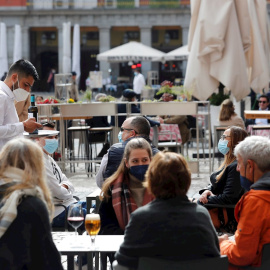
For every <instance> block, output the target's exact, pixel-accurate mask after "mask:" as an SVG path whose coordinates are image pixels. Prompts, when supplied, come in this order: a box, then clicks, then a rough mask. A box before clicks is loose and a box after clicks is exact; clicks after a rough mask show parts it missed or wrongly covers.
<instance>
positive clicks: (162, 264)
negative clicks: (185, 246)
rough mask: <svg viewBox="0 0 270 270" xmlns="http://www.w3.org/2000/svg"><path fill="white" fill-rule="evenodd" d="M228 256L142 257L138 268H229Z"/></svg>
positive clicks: (165, 269) (154, 269) (224, 269)
mask: <svg viewBox="0 0 270 270" xmlns="http://www.w3.org/2000/svg"><path fill="white" fill-rule="evenodd" d="M228 267H229V262H228V257H227V256H225V255H222V256H220V257H213V258H206V259H199V260H191V261H171V260H162V259H155V258H146V257H141V258H140V260H139V266H138V268H137V270H168V269H170V270H197V269H218V270H228Z"/></svg>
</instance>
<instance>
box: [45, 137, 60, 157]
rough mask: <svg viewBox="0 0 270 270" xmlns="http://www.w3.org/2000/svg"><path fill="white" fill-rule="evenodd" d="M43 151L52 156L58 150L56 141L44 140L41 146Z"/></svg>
mask: <svg viewBox="0 0 270 270" xmlns="http://www.w3.org/2000/svg"><path fill="white" fill-rule="evenodd" d="M43 148H44V150H45V151H46V152H48V153H49V154H53V153H54V152H55V151H56V149H57V148H58V140H57V139H45V145H44V146H43Z"/></svg>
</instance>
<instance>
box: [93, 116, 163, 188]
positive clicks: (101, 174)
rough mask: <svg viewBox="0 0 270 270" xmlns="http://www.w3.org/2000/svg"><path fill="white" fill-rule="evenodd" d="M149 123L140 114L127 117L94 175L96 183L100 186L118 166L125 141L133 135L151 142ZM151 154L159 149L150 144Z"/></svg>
mask: <svg viewBox="0 0 270 270" xmlns="http://www.w3.org/2000/svg"><path fill="white" fill-rule="evenodd" d="M149 134H150V124H149V122H148V121H147V120H146V118H144V117H142V116H136V117H129V118H127V119H126V120H125V121H124V122H123V124H122V126H121V131H120V132H119V134H118V139H119V143H115V144H113V145H112V146H111V147H110V149H109V151H108V153H107V154H106V155H104V156H103V158H102V160H101V164H100V168H99V171H98V173H97V175H96V183H97V185H98V187H100V188H102V185H103V183H104V180H105V179H107V178H108V177H110V176H111V175H113V174H114V173H115V172H116V170H117V168H118V167H119V165H120V163H121V161H122V158H123V153H124V150H125V147H126V145H127V143H128V142H129V141H130V140H131V139H132V138H134V137H142V138H144V139H146V140H147V141H148V142H149V143H151V141H150V139H149ZM151 147H152V153H153V155H154V154H155V153H157V152H158V151H159V150H158V149H157V148H156V147H155V146H153V145H152V144H151Z"/></svg>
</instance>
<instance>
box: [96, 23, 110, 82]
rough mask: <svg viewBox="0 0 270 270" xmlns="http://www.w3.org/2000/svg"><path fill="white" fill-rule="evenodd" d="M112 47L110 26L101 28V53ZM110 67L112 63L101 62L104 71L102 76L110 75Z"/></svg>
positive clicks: (100, 67) (101, 68) (101, 69)
mask: <svg viewBox="0 0 270 270" xmlns="http://www.w3.org/2000/svg"><path fill="white" fill-rule="evenodd" d="M110 47H111V35H110V28H109V27H100V28H99V53H102V52H105V51H108V50H109V49H110ZM109 68H110V63H109V62H105V61H100V62H99V70H100V71H102V78H103V79H106V78H108V77H109V72H108V69H109Z"/></svg>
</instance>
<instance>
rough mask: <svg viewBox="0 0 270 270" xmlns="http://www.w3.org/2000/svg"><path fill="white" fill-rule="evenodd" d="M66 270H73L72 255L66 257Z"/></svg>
mask: <svg viewBox="0 0 270 270" xmlns="http://www.w3.org/2000/svg"><path fill="white" fill-rule="evenodd" d="M67 269H68V270H74V255H68V256H67Z"/></svg>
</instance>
